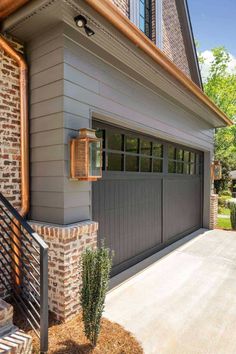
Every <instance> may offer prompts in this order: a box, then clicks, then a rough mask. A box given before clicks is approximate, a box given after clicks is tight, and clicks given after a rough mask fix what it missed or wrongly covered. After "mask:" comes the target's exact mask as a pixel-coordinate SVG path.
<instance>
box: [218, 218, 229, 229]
mask: <svg viewBox="0 0 236 354" xmlns="http://www.w3.org/2000/svg"><path fill="white" fill-rule="evenodd" d="M216 227H218V228H219V229H225V230H232V227H231V222H230V219H226V218H220V217H219V218H218V219H217V225H216Z"/></svg>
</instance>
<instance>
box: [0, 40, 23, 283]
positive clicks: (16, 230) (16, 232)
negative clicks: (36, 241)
mask: <svg viewBox="0 0 236 354" xmlns="http://www.w3.org/2000/svg"><path fill="white" fill-rule="evenodd" d="M0 48H2V49H3V50H4V51H5V52H6V53H7V54H8V55H9V56H10V57H11V58H12V59H13V60H14V61H15V62H16V63H17V64H18V65H19V69H20V153H21V208H20V210H18V212H19V214H21V216H22V217H25V216H26V215H27V213H28V212H29V139H28V132H29V127H28V107H27V72H28V70H27V64H26V62H25V60H24V59H23V57H22V56H21V55H20V54H19V53H18V52H16V51H15V50H14V49H13V48H12V47H11V46H10V45H9V44H8V42H7V41H6V40H5V39H4V38H3V37H2V36H1V35H0ZM14 222H15V224H16V225H17V226H15V225H14V224H12V229H13V233H12V238H13V242H12V248H13V249H14V252H15V253H16V254H17V256H16V255H15V254H14V253H13V254H12V257H13V259H14V262H16V264H17V265H18V267H17V266H16V265H15V264H14V263H13V268H14V271H13V280H14V282H15V284H16V285H20V268H21V264H20V259H21V252H20V250H19V249H20V248H21V243H20V237H21V233H20V225H19V224H18V223H17V222H16V221H14ZM14 242H15V243H16V244H17V245H18V247H19V248H18V247H16V246H15V244H14ZM14 273H16V274H17V275H15V274H14Z"/></svg>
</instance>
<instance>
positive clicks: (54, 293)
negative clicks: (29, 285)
mask: <svg viewBox="0 0 236 354" xmlns="http://www.w3.org/2000/svg"><path fill="white" fill-rule="evenodd" d="M31 226H32V227H33V229H34V230H35V231H36V232H37V233H38V234H39V235H40V236H41V237H42V238H43V239H44V241H45V242H46V243H47V245H48V247H49V250H48V278H49V289H48V291H49V294H48V298H49V309H50V310H51V311H52V312H53V313H54V314H55V315H56V317H57V319H59V320H62V321H67V320H69V319H70V318H72V317H73V316H74V315H76V314H77V313H78V311H79V309H80V305H79V301H80V297H79V293H80V285H81V277H80V257H81V253H82V252H83V251H84V249H85V248H86V247H96V246H97V229H98V224H97V223H96V222H92V221H87V222H80V223H77V224H72V225H70V226H67V227H63V226H55V225H45V224H42V223H36V222H33V221H32V222H31Z"/></svg>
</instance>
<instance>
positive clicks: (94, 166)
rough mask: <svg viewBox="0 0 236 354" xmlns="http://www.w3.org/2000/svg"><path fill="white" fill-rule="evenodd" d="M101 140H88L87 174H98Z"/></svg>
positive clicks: (100, 160)
mask: <svg viewBox="0 0 236 354" xmlns="http://www.w3.org/2000/svg"><path fill="white" fill-rule="evenodd" d="M101 154H102V151H101V141H90V142H89V175H90V176H100V175H101V167H102V155H101Z"/></svg>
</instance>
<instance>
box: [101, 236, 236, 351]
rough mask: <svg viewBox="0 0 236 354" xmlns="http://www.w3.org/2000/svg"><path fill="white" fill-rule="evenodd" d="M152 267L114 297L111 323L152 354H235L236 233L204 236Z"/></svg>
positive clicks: (161, 254)
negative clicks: (127, 331)
mask: <svg viewBox="0 0 236 354" xmlns="http://www.w3.org/2000/svg"><path fill="white" fill-rule="evenodd" d="M184 243H185V244H184ZM149 261H150V262H154V263H153V264H152V265H149V266H148V267H147V268H146V269H145V270H143V271H139V273H138V274H136V275H134V276H133V277H131V278H130V279H129V280H127V281H125V282H123V283H122V285H120V286H118V287H116V288H114V289H113V290H111V291H110V292H109V294H108V296H107V300H106V309H105V317H107V318H109V319H110V320H112V321H116V322H118V323H120V324H121V325H122V326H124V327H125V328H126V329H128V330H129V331H131V332H132V333H133V334H134V335H135V336H136V338H137V339H138V340H139V341H140V342H141V344H142V346H143V348H144V352H145V353H146V354H167V353H168V354H235V353H236V232H230V231H221V230H214V231H205V230H201V232H197V233H194V234H192V235H189V236H188V237H186V238H185V239H184V240H181V241H180V242H178V243H176V244H174V245H172V246H170V247H168V249H165V250H164V251H162V252H159V253H158V254H156V255H154V256H153V257H152V258H151V259H150V260H149ZM149 261H148V262H149ZM145 265H147V261H146V264H145V263H144V266H145ZM139 267H140V265H139ZM132 271H133V272H134V271H135V269H132V270H129V271H128V273H129V272H131V273H132ZM128 273H127V271H126V272H124V273H123V274H122V275H120V276H119V277H118V279H113V282H114V281H117V280H118V281H120V280H121V279H122V278H123V277H124V278H125V277H127V276H129V274H128Z"/></svg>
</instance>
